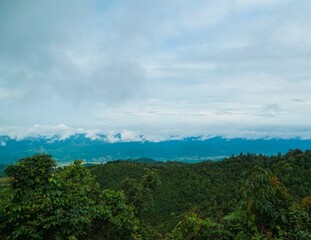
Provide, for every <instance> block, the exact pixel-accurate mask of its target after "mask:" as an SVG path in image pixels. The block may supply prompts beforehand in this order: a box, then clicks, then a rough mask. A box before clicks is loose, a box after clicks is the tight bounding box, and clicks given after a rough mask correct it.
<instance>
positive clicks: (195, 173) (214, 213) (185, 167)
mask: <svg viewBox="0 0 311 240" xmlns="http://www.w3.org/2000/svg"><path fill="white" fill-rule="evenodd" d="M255 165H258V166H261V167H264V168H267V169H270V170H271V171H272V172H273V173H274V174H275V175H276V176H277V177H278V178H279V179H280V182H282V183H283V184H284V185H285V186H286V187H287V188H288V189H289V192H290V193H291V194H292V195H293V196H294V198H295V200H297V201H298V202H300V201H301V199H302V198H303V197H304V196H308V195H311V151H305V152H302V151H300V150H295V151H289V152H288V153H286V154H285V155H281V154H279V155H276V156H271V157H269V156H265V155H255V154H241V155H237V156H234V157H230V158H226V159H224V160H223V161H219V162H214V161H206V162H202V163H196V164H187V163H179V162H167V163H137V162H131V161H115V162H110V163H107V164H102V165H97V166H93V167H91V170H92V173H93V174H95V175H96V177H97V180H98V182H99V183H100V185H101V187H102V188H103V189H105V188H109V189H115V190H120V189H121V185H122V184H121V183H122V181H123V180H124V179H125V178H127V177H130V178H134V179H139V178H140V177H141V176H142V175H143V174H144V169H145V168H147V169H150V170H152V171H154V172H155V173H156V174H157V175H158V176H159V179H160V180H161V182H162V185H161V187H160V188H159V189H158V190H157V191H156V192H155V193H154V205H153V206H150V207H148V208H147V209H146V211H145V212H144V215H143V217H144V219H145V220H146V221H147V222H149V223H151V224H152V225H153V226H155V227H156V228H157V229H158V230H160V231H162V232H165V231H168V230H170V229H171V228H173V227H174V226H175V225H176V223H177V222H178V221H179V220H180V219H181V217H182V216H183V215H184V214H185V213H186V212H187V211H188V210H189V209H191V208H193V209H197V210H199V212H200V213H201V214H202V216H204V217H210V218H212V219H215V220H220V219H221V218H222V217H224V216H225V215H227V214H228V213H230V212H232V211H234V210H235V209H236V207H237V203H238V202H239V201H240V194H239V192H238V191H239V189H240V188H241V183H242V181H243V180H244V179H245V176H244V175H243V174H242V173H244V172H246V171H248V170H250V169H252V168H253V167H254V166H255Z"/></svg>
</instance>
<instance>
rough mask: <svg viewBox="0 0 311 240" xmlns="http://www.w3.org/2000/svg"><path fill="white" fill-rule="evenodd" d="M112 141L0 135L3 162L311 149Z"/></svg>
mask: <svg viewBox="0 0 311 240" xmlns="http://www.w3.org/2000/svg"><path fill="white" fill-rule="evenodd" d="M114 139H115V141H114V142H110V141H108V140H107V138H106V136H105V135H99V136H98V137H97V138H94V139H91V138H89V137H87V136H86V134H74V135H72V136H69V137H67V138H63V137H61V136H58V135H55V136H52V137H51V136H50V137H46V136H37V137H27V138H24V139H16V138H11V137H9V136H0V164H10V163H13V162H15V161H17V160H18V159H20V158H23V157H25V156H29V155H32V154H34V153H36V152H45V153H48V154H50V155H52V156H53V157H54V158H55V159H56V160H57V161H58V163H59V164H66V163H68V162H71V161H73V160H75V159H82V160H84V161H85V162H90V163H96V162H107V161H111V160H119V159H141V158H150V159H154V160H157V161H167V160H171V161H181V162H200V161H204V160H220V159H223V158H225V157H229V156H231V155H237V154H240V153H248V152H249V153H256V154H267V155H275V154H277V153H278V152H280V153H285V152H287V151H288V150H289V149H295V148H300V149H302V150H306V149H311V140H310V139H307V140H303V139H298V138H294V139H278V138H270V139H244V138H233V139H226V138H223V137H219V136H218V137H211V138H207V139H206V138H202V137H187V138H176V137H175V138H174V137H171V138H169V139H167V140H164V141H159V142H152V141H147V140H144V138H143V136H141V138H140V139H139V140H137V139H136V140H135V141H122V139H121V138H120V134H115V136H114Z"/></svg>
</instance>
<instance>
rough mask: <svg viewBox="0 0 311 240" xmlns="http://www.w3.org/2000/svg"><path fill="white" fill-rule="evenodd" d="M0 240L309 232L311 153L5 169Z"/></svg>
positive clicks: (31, 163)
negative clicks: (204, 160) (210, 159)
mask: <svg viewBox="0 0 311 240" xmlns="http://www.w3.org/2000/svg"><path fill="white" fill-rule="evenodd" d="M5 174H6V176H7V177H8V178H6V179H4V178H3V179H4V182H6V184H2V185H1V193H0V197H1V198H0V236H1V237H2V238H1V239H112V240H113V239H167V240H169V239H176V240H183V239H189V240H190V239H193V240H200V239H228V240H229V239H241V240H243V239H245V240H248V239H275V240H276V239H278V240H281V239H284V240H286V239H297V240H298V239H299V240H307V239H311V234H310V228H311V222H310V213H311V151H305V152H302V151H301V150H299V149H296V150H291V151H288V153H286V154H285V155H282V154H278V155H276V156H264V155H254V154H240V155H237V156H232V157H230V158H227V159H224V160H223V161H218V162H213V161H206V162H202V163H196V164H186V163H178V162H165V163H163V162H155V161H151V160H149V159H148V161H144V162H137V161H136V162H135V161H114V162H110V163H107V164H101V165H96V166H88V167H86V166H83V164H82V162H81V161H75V162H74V163H73V164H71V165H69V166H66V167H63V168H59V167H57V166H56V164H55V161H54V160H53V159H52V158H51V156H49V155H46V154H36V155H34V156H31V157H27V158H24V159H21V160H20V161H18V162H17V163H16V164H14V165H11V166H9V167H8V168H6V170H5Z"/></svg>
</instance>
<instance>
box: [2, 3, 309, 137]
mask: <svg viewBox="0 0 311 240" xmlns="http://www.w3.org/2000/svg"><path fill="white" fill-rule="evenodd" d="M60 2H61V3H60ZM310 10H311V5H310V2H309V1H298V2H297V1H290V0H288V1H286V0H284V1H282V0H260V1H259V0H248V1H246V0H235V1H229V0H228V1H226V0H220V1H203V0H195V1H186V0H182V1H162V0H159V1H140V0H130V1H118V3H116V2H114V1H111V2H109V3H107V2H105V3H103V2H101V1H96V0H94V1H93V0H92V1H75V2H72V1H49V2H47V1H38V0H32V1H27V3H24V2H22V1H19V2H17V3H14V4H13V3H11V2H10V1H1V3H0V52H1V55H0V124H1V125H2V130H1V129H0V130H1V131H2V132H8V134H9V135H10V136H19V138H23V137H25V136H30V135H40V134H42V135H49V136H50V135H53V134H54V133H56V134H57V133H59V134H60V135H61V136H64V138H66V137H68V136H69V135H70V134H74V133H79V132H83V133H86V135H87V137H89V138H92V139H95V138H99V137H98V135H97V134H98V133H102V132H104V133H106V134H107V136H108V138H109V139H110V140H109V141H119V140H120V138H121V139H123V140H124V141H132V140H135V141H139V140H141V135H143V136H144V137H143V138H144V139H153V140H155V141H157V140H159V139H166V138H167V136H181V135H182V136H184V135H185V136H187V135H195V134H197V135H227V136H233V135H234V134H235V135H237V136H239V134H240V135H243V134H245V136H248V137H249V136H251V135H252V134H253V135H254V136H266V135H271V136H272V135H273V134H274V135H275V136H283V135H284V136H285V135H286V136H291V135H292V136H296V135H297V134H298V135H299V136H303V137H306V134H309V132H308V131H300V130H297V131H296V130H295V127H296V128H297V129H301V128H303V129H306V128H308V126H310V123H309V122H308V119H309V117H311V111H310V110H309V109H311V108H310V102H311V97H310V94H309V93H310V90H311V85H310V82H311V71H310V69H311V65H310V64H311V63H310V60H309V59H310V53H311V41H310V39H311V38H310V32H311V31H310V26H311V25H310V24H311V18H310V14H309V12H310ZM293 99H299V101H293ZM35 123H38V124H39V125H37V126H34V127H30V126H33V125H34V124H35ZM58 123H65V124H66V125H58ZM67 126H72V127H67ZM227 126H228V127H227ZM256 126H262V127H256ZM271 126H280V129H279V130H278V132H276V131H272V130H273V128H272V127H271ZM288 126H292V127H291V128H290V130H288ZM79 128H83V129H79ZM282 128H283V130H281V129H282ZM124 129H126V130H124ZM249 129H256V131H253V130H249ZM123 130H124V131H123ZM260 131H261V132H260ZM282 131H284V134H282ZM115 133H121V135H120V136H115ZM242 133H243V134H242Z"/></svg>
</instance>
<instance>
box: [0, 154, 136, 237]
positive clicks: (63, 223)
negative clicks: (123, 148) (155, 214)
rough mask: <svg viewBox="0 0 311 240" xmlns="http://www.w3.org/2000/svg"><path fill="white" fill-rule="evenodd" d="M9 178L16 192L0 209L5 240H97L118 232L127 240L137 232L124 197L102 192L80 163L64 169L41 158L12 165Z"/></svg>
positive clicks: (1, 234) (8, 173)
mask: <svg viewBox="0 0 311 240" xmlns="http://www.w3.org/2000/svg"><path fill="white" fill-rule="evenodd" d="M6 174H7V175H8V176H9V177H11V178H12V182H11V191H12V193H11V194H10V195H9V196H7V198H6V199H3V200H2V206H1V209H0V221H1V222H0V226H1V227H0V236H2V239H23V240H24V239H66V238H69V237H70V238H71V239H74V238H78V239H93V236H94V235H98V236H108V235H109V233H111V232H115V231H116V230H117V232H118V233H120V234H121V233H123V234H125V235H126V236H131V233H132V232H133V233H135V228H137V227H136V226H135V219H134V217H133V216H134V214H133V212H132V211H131V209H130V208H129V207H128V206H127V205H126V204H125V198H124V196H123V194H122V193H120V192H116V191H109V190H106V191H104V192H102V193H101V192H100V189H99V186H98V184H97V183H96V181H95V179H94V177H93V176H92V175H91V174H90V172H89V170H88V169H86V168H85V167H84V166H82V163H81V161H75V162H74V163H73V164H71V165H69V166H67V167H65V168H64V169H60V168H56V166H55V161H54V160H53V159H52V158H51V156H49V155H46V154H36V155H34V156H32V157H28V158H25V159H22V160H20V161H19V162H17V163H16V164H15V165H12V166H10V167H9V168H8V169H7V170H6ZM132 222H134V224H132ZM98 239H101V238H98ZM103 239H113V238H103ZM116 239H117V238H116ZM124 239H126V238H124ZM127 239H130V238H127Z"/></svg>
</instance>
